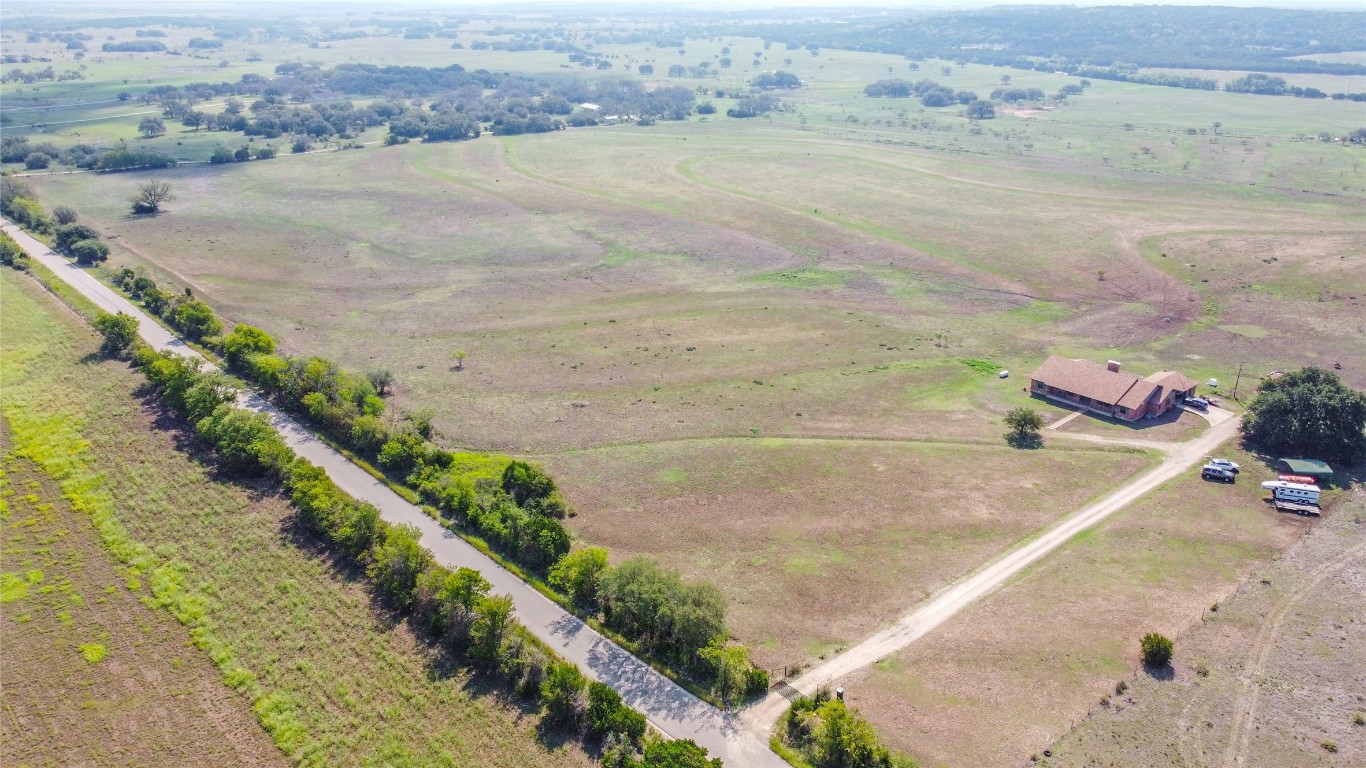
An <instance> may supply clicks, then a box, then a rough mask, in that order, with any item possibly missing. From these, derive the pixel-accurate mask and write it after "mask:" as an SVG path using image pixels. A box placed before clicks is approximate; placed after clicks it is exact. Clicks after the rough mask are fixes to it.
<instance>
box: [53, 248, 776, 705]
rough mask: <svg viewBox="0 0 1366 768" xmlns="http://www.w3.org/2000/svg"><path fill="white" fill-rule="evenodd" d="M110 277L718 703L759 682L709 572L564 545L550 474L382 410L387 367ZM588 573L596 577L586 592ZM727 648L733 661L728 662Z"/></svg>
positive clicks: (128, 328)
mask: <svg viewBox="0 0 1366 768" xmlns="http://www.w3.org/2000/svg"><path fill="white" fill-rule="evenodd" d="M81 227H83V225H79V224H75V223H74V222H73V223H71V224H67V225H62V226H60V227H58V230H59V235H58V239H59V241H64V240H70V239H72V238H75V237H78V236H80V235H81V234H83V233H84V230H83V229H81ZM86 229H88V228H86ZM92 232H93V230H92ZM59 247H60V246H59ZM113 282H114V283H115V284H116V285H118V286H119V287H120V288H122V289H123V290H124V291H125V292H126V293H127V294H128V295H129V296H130V297H132V298H133V299H134V300H137V301H139V302H140V303H141V304H142V305H143V306H144V307H145V308H146V309H147V310H148V311H149V312H150V313H152V314H154V315H157V316H159V317H161V318H163V319H165V320H166V321H167V322H168V323H169V324H170V325H172V326H174V327H175V328H176V329H177V330H179V331H180V332H181V333H182V334H184V335H185V337H187V338H189V339H190V340H192V341H196V342H200V343H202V344H203V345H205V346H206V347H208V348H210V349H214V350H216V351H218V352H219V353H221V354H222V356H223V358H224V360H225V361H226V363H227V365H228V367H229V368H230V369H231V370H233V371H234V372H236V373H238V374H240V375H241V376H242V377H244V378H246V379H249V380H251V381H253V382H255V383H256V384H257V385H258V386H259V387H260V389H261V390H262V392H263V393H264V394H265V395H266V396H267V397H269V398H271V399H272V400H273V401H274V402H276V403H277V404H279V405H280V406H281V407H282V408H283V409H284V410H286V411H289V412H291V413H294V414H296V415H299V416H301V417H303V418H304V419H305V420H307V421H309V422H310V423H312V424H313V425H314V426H315V427H316V428H317V429H319V430H320V431H322V432H323V433H324V434H326V435H328V436H329V437H330V438H332V439H333V440H335V441H336V442H337V443H340V444H342V445H343V446H346V447H347V448H350V449H351V450H353V451H355V452H356V453H358V454H360V455H361V456H362V457H364V458H367V459H370V460H372V461H374V462H375V463H376V464H378V465H379V466H380V467H381V468H382V469H384V470H385V471H386V472H387V473H389V474H390V475H391V476H394V477H397V478H401V479H402V480H403V481H404V482H405V483H406V484H407V485H408V486H409V487H410V488H412V489H414V490H415V491H416V492H417V495H418V498H419V499H420V500H421V501H422V502H425V503H426V504H428V505H430V506H431V507H433V508H434V509H435V510H437V512H438V513H440V514H441V515H442V516H443V517H444V518H446V519H447V520H449V521H451V522H452V523H454V524H457V525H460V526H462V527H464V528H465V529H467V530H468V531H471V532H473V533H474V534H476V535H477V536H478V537H480V538H482V539H483V541H484V542H485V543H486V544H487V545H488V546H489V547H490V548H491V549H492V550H494V551H495V552H497V553H499V554H500V555H502V556H504V557H506V558H508V559H510V560H512V561H513V562H515V563H517V564H519V565H521V566H523V567H525V568H527V569H529V570H530V571H532V572H533V573H535V574H537V575H549V576H550V577H551V578H550V582H551V584H552V585H554V586H556V587H558V588H559V589H562V590H565V592H566V594H567V595H568V596H569V598H570V599H569V600H567V601H566V602H570V603H572V604H573V605H574V606H575V607H577V608H578V609H579V611H580V613H581V614H582V615H584V616H585V617H587V618H590V619H600V620H601V621H602V622H603V624H604V625H605V626H606V627H607V628H609V629H611V630H613V631H614V632H617V633H618V634H619V635H620V636H621V637H622V638H623V639H624V640H625V641H626V642H627V644H628V645H631V646H633V650H634V651H636V652H638V653H641V654H642V655H645V656H647V657H650V658H652V659H654V660H656V661H658V662H660V663H662V664H665V665H667V666H669V667H671V668H672V669H674V670H675V671H677V672H678V673H681V674H682V675H683V676H684V678H685V679H686V680H689V681H691V682H693V683H695V684H697V685H698V686H702V687H704V688H708V689H710V690H712V691H713V692H714V694H715V695H716V696H717V697H718V699H719V700H720V702H721V703H722V704H723V705H725V704H729V703H731V701H732V700H734V699H736V698H738V697H740V696H745V695H758V694H762V693H763V692H764V691H766V690H767V687H768V679H767V676H766V675H765V674H764V673H763V672H762V671H760V670H757V669H752V668H751V667H750V664H749V660H748V659H749V657H748V651H747V650H746V649H744V647H743V646H738V645H732V644H730V643H729V641H728V638H729V634H728V633H727V631H726V627H725V610H726V604H725V600H724V599H723V597H722V595H721V593H720V591H719V590H718V589H717V588H716V587H715V586H714V585H712V584H710V583H689V582H685V581H684V580H683V579H682V578H681V577H680V576H679V574H678V573H676V572H673V571H669V570H666V569H663V568H661V567H660V566H659V565H658V564H657V563H654V562H653V561H651V560H648V559H644V558H637V559H634V560H630V561H627V562H625V563H623V564H622V565H621V566H620V567H618V568H608V567H607V556H606V551H605V550H598V549H592V548H590V549H588V550H584V551H583V552H580V553H574V554H572V555H571V553H570V549H571V544H572V540H571V537H570V535H569V532H568V531H567V530H566V529H565V527H564V524H563V522H561V521H562V520H563V518H565V517H566V516H569V515H572V514H573V512H572V511H571V510H570V509H569V505H568V504H567V503H566V501H565V499H564V496H563V494H561V492H560V491H559V489H558V488H557V487H556V485H555V482H554V480H553V479H552V478H551V477H550V476H549V475H547V474H546V473H545V472H544V471H543V470H542V469H540V468H539V467H537V466H535V465H532V464H529V463H527V462H522V461H514V460H512V459H511V458H509V457H507V456H500V455H485V454H475V453H463V452H453V451H447V450H445V449H443V448H441V447H439V446H437V445H436V444H434V443H433V442H432V441H431V439H430V438H431V437H432V434H433V432H432V427H431V422H430V417H428V416H425V415H423V414H409V415H408V416H406V417H404V418H401V419H400V418H392V417H391V418H388V419H386V418H385V402H384V400H383V398H382V397H381V390H382V389H384V388H387V387H388V385H389V384H390V383H391V381H392V375H391V374H389V373H388V372H372V373H370V374H368V375H366V376H360V375H356V374H353V373H350V372H348V371H346V370H344V369H342V368H341V367H340V366H338V365H337V364H335V363H333V362H331V361H329V360H326V359H324V358H320V357H303V356H296V355H284V354H278V353H277V351H276V349H277V345H276V342H275V339H273V338H272V337H271V336H270V335H269V334H267V333H266V332H265V331H263V330H261V329H259V328H254V327H252V326H249V325H242V324H239V325H237V326H235V327H234V328H233V329H232V331H231V332H230V333H228V334H227V335H226V336H224V335H221V334H222V329H223V325H222V323H221V322H220V321H219V319H218V318H217V317H216V316H215V315H214V313H213V310H212V308H211V307H209V306H208V305H207V304H205V303H204V302H202V301H200V300H198V299H195V298H193V296H192V295H191V293H190V291H189V290H186V291H184V293H183V294H173V293H172V292H170V291H167V290H163V289H162V288H161V287H159V286H158V285H157V283H156V281H155V280H153V279H151V278H149V277H147V276H146V275H142V274H139V273H137V272H135V271H134V270H131V269H127V268H124V269H120V270H118V271H117V272H115V273H114V274H113ZM129 320H131V318H129ZM103 323H104V324H103V325H102V327H101V332H103V333H105V336H106V344H105V350H106V351H107V352H109V353H111V354H121V353H123V352H124V351H126V350H127V349H128V348H129V347H130V345H131V344H132V342H133V338H134V336H135V333H136V324H135V323H134V324H131V325H129V324H127V323H124V324H123V326H122V327H119V322H117V321H116V320H115V319H109V320H105V321H103ZM141 354H144V355H145V354H146V353H141ZM149 362H150V361H149ZM157 365H166V364H165V363H158V364H157ZM172 397H175V395H174V393H173V394H172ZM212 416H213V414H212V413H211V412H208V411H205V412H202V413H196V414H195V416H194V419H193V423H194V424H195V425H196V428H198V426H199V424H200V422H201V421H204V429H206V430H210V431H215V433H216V431H223V432H225V433H226V434H229V435H232V436H233V437H234V439H237V440H239V441H240V440H246V439H248V438H250V437H251V434H249V433H248V431H247V430H248V426H249V425H247V424H245V423H243V422H242V421H241V419H240V418H238V417H232V418H228V417H227V416H224V417H222V418H221V419H219V420H215V419H213V418H210V417H212ZM206 419H207V421H205V420H206ZM220 421H222V423H221V424H220ZM206 439H207V438H206ZM210 442H212V440H210ZM253 451H266V449H265V447H264V446H257V447H256V448H255V449H253V448H252V447H251V445H250V444H244V445H236V446H234V447H233V450H232V451H230V452H229V453H227V454H225V459H229V460H230V461H231V462H233V463H234V467H235V469H237V470H239V471H246V472H256V471H267V470H270V469H272V467H270V466H258V464H260V462H258V461H256V454H255V453H253ZM268 453H269V451H266V454H268ZM263 458H265V459H267V460H269V458H270V457H269V456H268V455H263ZM599 561H600V563H599ZM598 584H602V585H604V586H605V587H606V588H605V589H603V590H602V591H601V592H599V590H598V589H597V586H598ZM722 650H724V653H722ZM723 657H724V659H723ZM737 658H738V659H740V660H741V661H742V662H743V664H742V666H743V668H742V669H740V670H738V671H737V669H736V664H737V661H736V659H737Z"/></svg>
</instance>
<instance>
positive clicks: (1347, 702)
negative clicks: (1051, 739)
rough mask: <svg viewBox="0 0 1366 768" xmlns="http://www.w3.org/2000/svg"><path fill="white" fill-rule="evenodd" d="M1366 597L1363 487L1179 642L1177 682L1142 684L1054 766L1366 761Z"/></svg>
mask: <svg viewBox="0 0 1366 768" xmlns="http://www.w3.org/2000/svg"><path fill="white" fill-rule="evenodd" d="M1363 593H1366V498H1363V497H1362V496H1361V494H1360V492H1359V491H1358V492H1357V495H1356V496H1355V497H1354V498H1352V499H1351V500H1348V501H1344V502H1343V503H1341V504H1339V505H1338V506H1337V507H1336V508H1335V509H1333V510H1332V511H1331V512H1329V513H1328V514H1327V515H1326V516H1325V518H1324V519H1323V521H1322V522H1320V523H1317V524H1315V526H1314V531H1313V534H1312V535H1308V536H1305V537H1303V538H1302V539H1300V541H1299V542H1297V543H1296V544H1295V546H1293V547H1292V548H1290V549H1289V550H1288V551H1287V552H1285V553H1284V554H1283V555H1282V556H1281V557H1280V558H1278V559H1277V560H1276V561H1275V562H1273V563H1271V564H1270V565H1268V566H1266V567H1264V568H1261V569H1259V570H1258V571H1257V572H1256V573H1254V574H1253V576H1252V578H1250V579H1248V580H1247V581H1246V582H1245V583H1244V584H1243V585H1242V587H1241V588H1240V589H1239V590H1238V592H1237V593H1235V594H1234V595H1233V596H1232V597H1230V598H1229V599H1227V600H1222V601H1220V603H1219V610H1218V611H1217V612H1210V613H1206V614H1205V615H1204V617H1202V619H1201V622H1200V623H1199V624H1198V625H1197V626H1196V627H1195V628H1194V629H1193V630H1191V631H1190V632H1188V633H1186V634H1185V635H1183V636H1181V637H1180V638H1179V639H1178V640H1177V645H1176V657H1175V661H1174V663H1173V674H1172V676H1171V679H1156V678H1153V677H1151V676H1149V675H1146V674H1141V675H1139V676H1138V677H1137V679H1134V680H1131V681H1130V682H1131V684H1130V686H1129V689H1128V690H1127V691H1126V692H1125V693H1124V694H1123V695H1122V696H1114V697H1113V698H1112V701H1111V706H1110V707H1102V708H1098V709H1096V710H1095V711H1093V712H1092V713H1091V716H1090V717H1088V718H1087V719H1086V720H1085V721H1084V722H1082V723H1081V724H1080V725H1078V726H1077V727H1076V728H1074V729H1073V730H1071V731H1070V732H1068V734H1067V735H1066V736H1065V737H1063V738H1062V739H1061V740H1059V741H1058V742H1057V743H1056V744H1054V745H1053V747H1052V750H1051V751H1052V753H1053V754H1052V757H1051V758H1049V759H1048V760H1047V761H1046V764H1047V765H1049V766H1069V767H1070V766H1075V767H1076V768H1102V767H1103V766H1123V765H1221V766H1223V765H1285V766H1291V765H1293V766H1306V767H1307V766H1349V765H1361V764H1362V763H1363V762H1366V695H1363V691H1366V673H1363V670H1366V652H1364V651H1363V649H1366V625H1364V624H1363V621H1362V615H1361V596H1362V594H1363Z"/></svg>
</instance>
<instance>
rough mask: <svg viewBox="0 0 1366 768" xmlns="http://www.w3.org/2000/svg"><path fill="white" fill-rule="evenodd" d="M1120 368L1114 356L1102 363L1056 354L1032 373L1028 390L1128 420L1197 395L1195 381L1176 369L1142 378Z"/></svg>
mask: <svg viewBox="0 0 1366 768" xmlns="http://www.w3.org/2000/svg"><path fill="white" fill-rule="evenodd" d="M1119 368H1120V364H1119V363H1118V362H1116V361H1114V360H1111V361H1109V363H1108V364H1106V365H1100V364H1099V363H1093V362H1091V361H1089V360H1068V359H1067V358H1065V357H1058V356H1057V355H1053V356H1051V357H1049V358H1048V359H1047V360H1045V361H1043V365H1041V366H1039V370H1037V371H1035V372H1034V373H1032V374H1030V375H1029V391H1030V393H1031V394H1035V395H1039V396H1041V397H1046V398H1048V399H1050V400H1057V401H1059V402H1063V403H1067V404H1068V405H1076V406H1080V407H1082V408H1085V409H1087V410H1090V411H1095V412H1096V413H1100V414H1104V415H1106V416H1113V417H1115V418H1117V419H1123V420H1125V421H1137V420H1138V419H1140V418H1143V417H1144V416H1160V415H1162V414H1164V413H1166V412H1167V411H1169V410H1171V409H1172V408H1173V407H1175V406H1176V404H1177V403H1179V402H1180V401H1182V400H1184V399H1186V398H1188V397H1194V396H1195V387H1196V383H1195V382H1194V381H1191V380H1190V379H1188V378H1186V377H1185V376H1183V375H1181V374H1179V373H1177V372H1175V371H1158V372H1157V373H1154V374H1153V375H1151V376H1146V377H1144V378H1141V379H1140V378H1139V377H1137V376H1135V375H1133V374H1132V373H1124V372H1122V371H1120V370H1119Z"/></svg>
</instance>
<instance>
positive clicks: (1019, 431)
mask: <svg viewBox="0 0 1366 768" xmlns="http://www.w3.org/2000/svg"><path fill="white" fill-rule="evenodd" d="M1005 425H1006V426H1007V427H1009V428H1010V431H1009V432H1007V433H1006V442H1007V443H1009V444H1010V445H1011V446H1013V447H1015V448H1038V447H1039V446H1041V445H1043V438H1042V437H1040V435H1039V430H1041V429H1043V417H1042V416H1040V415H1039V412H1038V411H1036V410H1034V409H1033V408H1026V407H1024V406H1020V407H1017V408H1012V409H1010V412H1009V413H1007V414H1006V416H1005Z"/></svg>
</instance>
